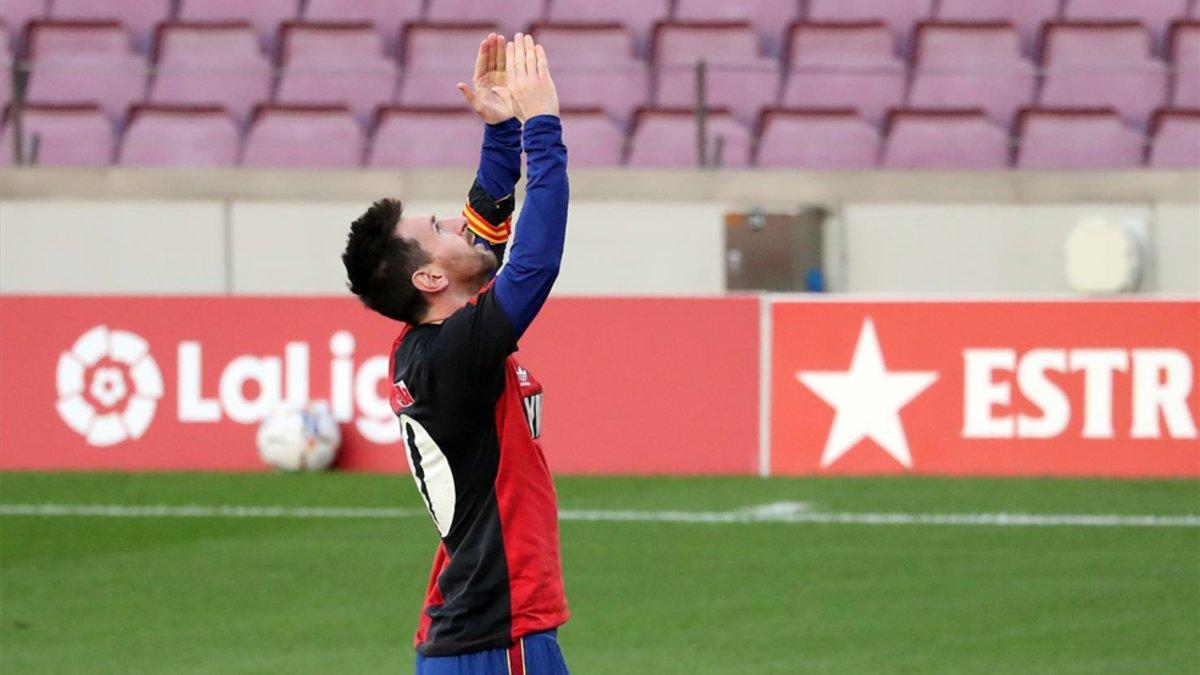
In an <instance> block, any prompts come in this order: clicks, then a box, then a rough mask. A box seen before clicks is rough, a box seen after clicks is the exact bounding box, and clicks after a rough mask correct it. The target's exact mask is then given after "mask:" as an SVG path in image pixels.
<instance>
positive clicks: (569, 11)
mask: <svg viewBox="0 0 1200 675" xmlns="http://www.w3.org/2000/svg"><path fill="white" fill-rule="evenodd" d="M547 2H548V3H549V6H548V7H547V8H546V20H547V21H553V22H561V23H597V22H599V23H623V24H625V27H626V28H628V29H629V30H630V31H632V32H633V39H634V41H635V46H636V47H637V49H638V53H639V54H648V53H649V45H650V31H651V30H652V29H653V27H654V24H655V23H657V22H659V21H665V20H666V19H667V18H668V16H669V14H670V9H671V0H603V2H597V1H596V0H547Z"/></svg>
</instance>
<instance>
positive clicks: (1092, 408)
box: [770, 300, 1200, 477]
mask: <svg viewBox="0 0 1200 675" xmlns="http://www.w3.org/2000/svg"><path fill="white" fill-rule="evenodd" d="M771 318H772V330H773V338H772V354H771V384H770V391H771V406H770V407H771V420H770V449H771V460H770V466H771V471H772V473H774V474H899V473H919V474H943V475H996V476H1007V475H1055V476H1128V477H1133V476H1147V477H1171V476H1190V477H1196V476H1200V441H1198V440H1197V429H1196V424H1197V420H1198V419H1200V393H1198V391H1197V387H1196V383H1195V375H1196V370H1197V364H1198V363H1200V303H1197V302H1185V301H1178V302H1175V301H1160V302H1154V301H1150V302H1144V301H1117V302H1099V301H1098V302H1088V301H1081V302H836V301H835V302H830V301H803V300H798V301H790V300H776V301H774V303H773V305H772V307H771Z"/></svg>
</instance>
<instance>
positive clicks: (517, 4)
mask: <svg viewBox="0 0 1200 675" xmlns="http://www.w3.org/2000/svg"><path fill="white" fill-rule="evenodd" d="M543 2H544V0H428V4H427V5H426V7H425V19H426V20H428V21H464V20H466V21H487V22H492V23H496V24H498V25H499V26H500V31H501V32H502V33H503V34H504V35H505V37H507V38H508V39H510V40H511V39H512V37H513V34H515V33H516V32H517V31H524V30H525V27H526V26H528V25H529V24H530V23H532V22H534V21H537V20H538V19H540V18H541V17H542V4H543ZM480 39H482V38H480Z"/></svg>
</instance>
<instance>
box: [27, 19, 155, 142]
mask: <svg viewBox="0 0 1200 675" xmlns="http://www.w3.org/2000/svg"><path fill="white" fill-rule="evenodd" d="M26 32H27V37H26V45H25V46H26V50H27V55H28V66H29V70H30V72H29V82H28V84H27V89H26V100H28V101H30V102H33V103H77V102H84V101H94V102H96V103H98V104H99V105H100V107H101V108H102V109H104V111H105V112H106V113H108V115H109V116H110V117H112V118H113V119H114V120H117V119H119V118H120V117H121V116H122V115H124V113H125V109H126V108H128V107H129V105H130V104H131V103H133V102H135V101H139V100H141V99H142V97H143V96H144V95H145V89H146V62H145V61H144V60H143V59H142V58H140V57H139V56H137V55H136V54H134V53H133V51H132V50H131V48H130V43H129V35H128V34H127V33H126V32H125V30H124V29H123V28H122V27H121V24H120V23H118V22H116V21H52V20H40V19H39V20H34V21H30V22H29V24H28V25H27V28H26Z"/></svg>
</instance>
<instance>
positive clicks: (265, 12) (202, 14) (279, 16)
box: [178, 0, 300, 54]
mask: <svg viewBox="0 0 1200 675" xmlns="http://www.w3.org/2000/svg"><path fill="white" fill-rule="evenodd" d="M178 11H179V16H178V18H179V20H180V21H249V22H250V24H251V25H253V26H254V27H255V28H257V29H258V36H259V39H260V40H261V41H262V45H263V48H264V49H265V50H266V51H267V53H268V54H270V53H274V51H275V31H276V29H277V28H279V24H280V23H282V22H284V21H286V20H288V19H295V18H297V17H298V16H299V12H300V2H299V0H252V1H247V0H179V10H178Z"/></svg>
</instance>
